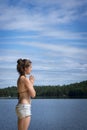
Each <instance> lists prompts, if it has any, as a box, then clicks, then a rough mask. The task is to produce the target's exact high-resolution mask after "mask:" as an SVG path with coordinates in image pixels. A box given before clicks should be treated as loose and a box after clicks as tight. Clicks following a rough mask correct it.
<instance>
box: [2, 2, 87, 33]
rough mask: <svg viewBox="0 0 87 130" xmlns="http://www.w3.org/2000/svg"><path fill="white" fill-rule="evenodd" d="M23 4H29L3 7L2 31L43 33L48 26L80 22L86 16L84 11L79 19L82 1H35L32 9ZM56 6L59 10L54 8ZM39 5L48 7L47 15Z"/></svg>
mask: <svg viewBox="0 0 87 130" xmlns="http://www.w3.org/2000/svg"><path fill="white" fill-rule="evenodd" d="M22 2H23V3H28V1H25V2H24V1H20V2H18V4H16V6H13V5H12V6H11V5H10V6H9V5H8V4H7V5H6V4H5V5H3V6H1V16H0V29H8V30H15V29H18V30H37V31H41V30H44V28H46V27H47V26H48V27H49V28H51V26H53V25H55V24H57V25H58V24H65V23H67V24H68V23H70V22H72V21H75V20H79V18H81V17H83V16H84V15H83V14H85V10H84V11H83V12H80V17H79V12H78V8H79V7H81V6H83V5H85V2H81V1H73V2H72V1H68V2H66V3H65V2H64V1H63V0H62V1H61V2H57V1H51V2H50V1H49V0H48V1H47V2H46V1H45V2H44V1H38V2H35V1H34V6H31V5H33V1H32V2H29V4H30V6H29V7H32V8H28V7H27V8H26V6H24V7H23V4H22ZM31 3H32V4H31ZM35 4H36V5H35ZM56 4H57V5H58V7H59V8H57V7H55V6H54V5H56ZM39 5H40V6H46V8H45V7H44V8H45V10H47V13H45V11H43V10H41V7H40V6H39ZM70 5H71V6H70ZM48 6H49V8H48ZM77 7H78V8H77ZM39 9H40V10H39ZM33 10H34V11H33ZM38 10H39V11H38ZM13 14H14V15H13ZM32 16H33V17H32ZM50 25H51V26H50Z"/></svg>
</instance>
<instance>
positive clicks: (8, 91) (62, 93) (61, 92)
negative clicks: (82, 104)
mask: <svg viewBox="0 0 87 130" xmlns="http://www.w3.org/2000/svg"><path fill="white" fill-rule="evenodd" d="M34 88H35V90H36V98H87V80H86V81H82V82H79V83H73V84H69V85H62V86H60V85H56V86H51V85H48V86H34ZM0 98H17V87H16V86H11V87H7V88H1V89H0Z"/></svg>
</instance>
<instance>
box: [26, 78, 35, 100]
mask: <svg viewBox="0 0 87 130" xmlns="http://www.w3.org/2000/svg"><path fill="white" fill-rule="evenodd" d="M24 80H25V86H26V87H27V89H28V90H29V94H30V96H31V97H32V98H34V97H35V96H36V92H35V89H34V87H33V85H34V77H33V76H32V77H31V76H30V78H29V79H28V78H25V79H24Z"/></svg>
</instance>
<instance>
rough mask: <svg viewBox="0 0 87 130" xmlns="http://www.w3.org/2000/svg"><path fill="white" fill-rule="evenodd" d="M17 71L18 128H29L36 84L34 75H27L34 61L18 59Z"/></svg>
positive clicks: (24, 129)
mask: <svg viewBox="0 0 87 130" xmlns="http://www.w3.org/2000/svg"><path fill="white" fill-rule="evenodd" d="M17 71H18V73H19V78H18V80H17V91H18V104H17V105H16V113H17V116H18V130H28V127H29V125H30V120H31V97H32V98H34V97H35V95H36V92H35V89H34V87H33V85H34V77H33V76H32V75H31V76H30V77H29V78H27V77H26V75H28V74H30V73H31V71H32V62H31V61H30V60H28V59H18V61H17Z"/></svg>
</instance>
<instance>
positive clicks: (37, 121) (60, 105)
mask: <svg viewBox="0 0 87 130" xmlns="http://www.w3.org/2000/svg"><path fill="white" fill-rule="evenodd" d="M16 104H17V99H0V130H17V117H16V113H15V106H16ZM29 130H87V99H33V100H32V119H31V123H30V128H29Z"/></svg>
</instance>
